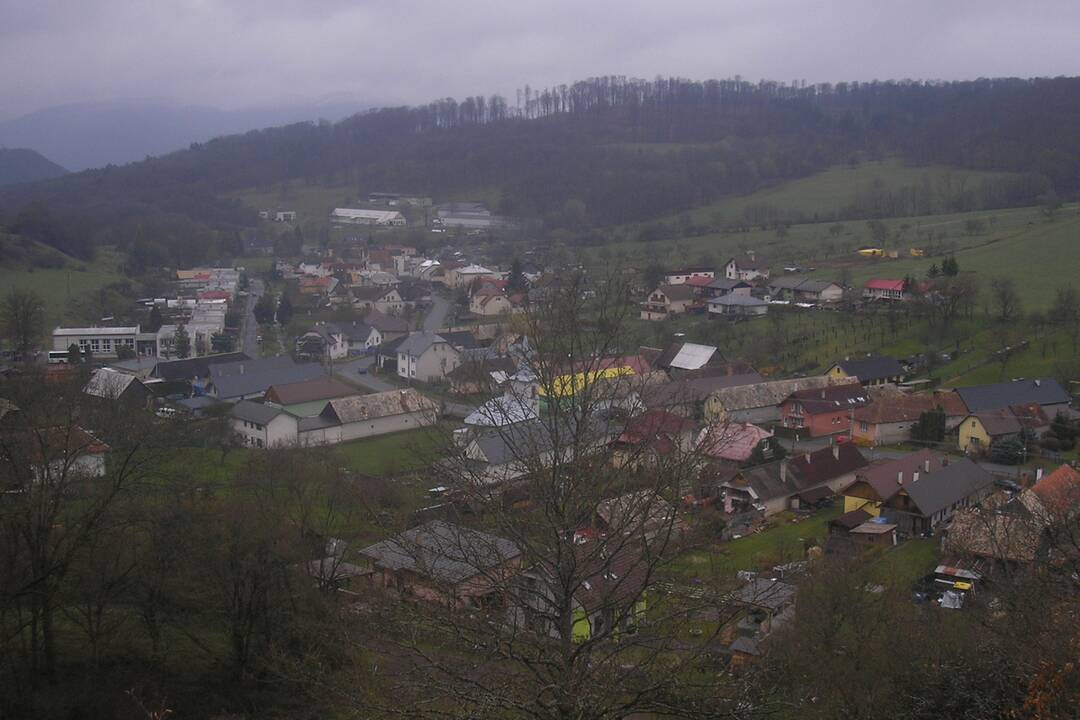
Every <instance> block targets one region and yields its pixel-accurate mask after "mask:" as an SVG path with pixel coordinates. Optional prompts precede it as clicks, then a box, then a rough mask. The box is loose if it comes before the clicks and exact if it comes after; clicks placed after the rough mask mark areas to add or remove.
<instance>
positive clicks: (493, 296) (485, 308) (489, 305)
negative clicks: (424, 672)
mask: <svg viewBox="0 0 1080 720" xmlns="http://www.w3.org/2000/svg"><path fill="white" fill-rule="evenodd" d="M525 297H527V296H526V295H524V294H520V293H519V294H516V295H513V296H511V295H507V294H506V293H505V292H504V291H501V290H496V289H481V290H479V291H477V292H475V293H473V295H472V297H471V298H469V312H471V313H472V314H473V315H480V316H482V317H492V316H495V315H509V314H510V313H514V312H520V311H521V310H522V303H523V301H524V299H525Z"/></svg>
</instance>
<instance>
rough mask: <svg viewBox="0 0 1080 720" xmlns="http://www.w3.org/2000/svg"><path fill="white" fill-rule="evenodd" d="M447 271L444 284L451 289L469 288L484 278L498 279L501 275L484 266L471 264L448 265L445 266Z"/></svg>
mask: <svg viewBox="0 0 1080 720" xmlns="http://www.w3.org/2000/svg"><path fill="white" fill-rule="evenodd" d="M443 267H444V268H445V269H446V277H445V280H444V282H445V283H446V286H447V287H450V288H467V287H469V285H470V284H471V283H473V282H474V281H477V280H480V279H482V278H489V277H490V278H497V277H498V276H499V273H497V272H496V271H494V270H490V269H488V268H486V267H484V266H483V265H476V264H475V263H474V264H469V265H460V266H454V265H451V264H447V265H444V266H443Z"/></svg>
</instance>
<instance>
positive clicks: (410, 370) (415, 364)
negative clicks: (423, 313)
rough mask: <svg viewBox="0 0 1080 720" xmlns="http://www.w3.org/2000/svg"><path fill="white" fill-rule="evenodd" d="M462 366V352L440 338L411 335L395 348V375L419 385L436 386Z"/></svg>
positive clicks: (422, 333) (433, 335)
mask: <svg viewBox="0 0 1080 720" xmlns="http://www.w3.org/2000/svg"><path fill="white" fill-rule="evenodd" d="M460 364H461V352H460V351H458V350H457V348H455V347H454V346H453V345H451V344H450V343H449V342H447V341H446V339H445V338H443V337H442V336H440V335H436V334H435V333H430V332H415V333H412V334H410V335H409V336H408V337H407V338H406V339H405V340H404V341H403V342H402V343H401V344H400V345H398V347H397V374H398V376H399V377H403V378H408V379H410V380H419V381H420V382H437V381H439V380H443V379H444V378H446V376H447V374H448V373H450V372H453V370H454V369H455V368H456V367H457V366H458V365H460Z"/></svg>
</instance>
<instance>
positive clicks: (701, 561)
mask: <svg viewBox="0 0 1080 720" xmlns="http://www.w3.org/2000/svg"><path fill="white" fill-rule="evenodd" d="M841 509H842V508H841V507H839V506H837V507H832V508H828V509H826V510H822V511H821V512H818V513H815V514H814V515H811V516H809V517H807V518H804V519H801V520H799V521H798V522H794V519H795V517H796V516H795V515H794V514H792V513H788V512H784V513H780V514H779V515H777V516H776V517H775V518H774V519H773V523H774V524H773V525H772V527H770V528H769V529H768V530H765V531H763V532H759V533H754V534H752V535H747V536H746V537H741V538H739V539H737V540H732V541H730V542H727V543H723V544H722V545H720V546H719V547H718V548H717V549H715V550H712V549H705V550H694V551H691V552H688V553H684V554H683V555H680V556H679V557H678V558H676V559H675V560H674V561H672V562H671V564H670V565H668V566H667V569H668V570H669V571H670V572H672V573H675V574H677V575H682V576H683V577H687V578H694V577H702V578H704V577H709V576H714V575H716V574H725V575H730V574H733V573H735V572H737V571H739V570H761V569H765V568H769V567H772V566H773V565H778V564H781V563H785V562H792V561H795V560H801V559H803V556H804V552H803V541H804V540H808V539H810V538H816V539H817V540H818V541H821V540H823V539H824V538H825V535H826V534H827V533H828V524H829V521H830V520H832V519H833V518H835V517H837V516H838V515H840V511H841Z"/></svg>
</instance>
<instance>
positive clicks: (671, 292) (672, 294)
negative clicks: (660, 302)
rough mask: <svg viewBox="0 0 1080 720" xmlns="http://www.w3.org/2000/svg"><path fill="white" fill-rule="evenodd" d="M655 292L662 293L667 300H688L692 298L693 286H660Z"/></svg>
mask: <svg viewBox="0 0 1080 720" xmlns="http://www.w3.org/2000/svg"><path fill="white" fill-rule="evenodd" d="M656 290H657V291H658V292H662V293H664V296H665V297H666V298H667V299H668V300H690V299H692V298H693V297H694V286H693V285H661V286H660V287H658V288H656Z"/></svg>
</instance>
